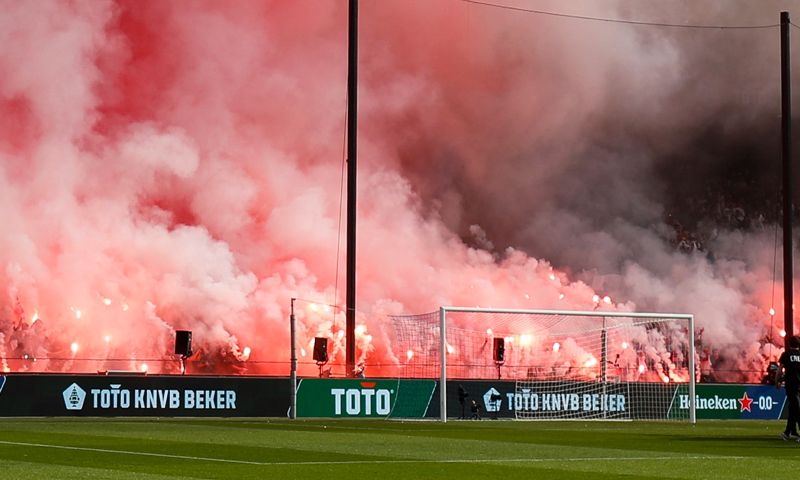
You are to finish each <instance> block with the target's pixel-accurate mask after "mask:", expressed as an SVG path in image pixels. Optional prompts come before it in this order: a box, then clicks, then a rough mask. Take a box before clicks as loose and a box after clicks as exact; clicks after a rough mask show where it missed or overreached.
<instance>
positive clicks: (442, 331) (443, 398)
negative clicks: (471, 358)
mask: <svg viewBox="0 0 800 480" xmlns="http://www.w3.org/2000/svg"><path fill="white" fill-rule="evenodd" d="M448 312H453V313H500V314H503V313H506V314H514V315H526V314H527V315H562V316H571V317H578V316H581V317H604V318H620V317H621V318H645V319H646V318H656V319H667V320H686V321H688V323H689V331H688V336H689V349H690V354H689V355H688V357H689V359H688V360H689V382H688V386H689V422H690V423H691V424H692V425H694V424H696V423H697V412H696V409H695V384H696V379H695V362H694V356H695V345H694V315H692V314H687V313H649V312H606V311H598V310H586V311H581V310H545V309H537V310H524V309H508V308H471V307H454V306H442V307H439V341H440V344H439V352H440V355H441V359H440V363H441V372H440V377H439V408H440V411H441V418H440V419H441V421H442V422H443V423H446V422H447V313H448Z"/></svg>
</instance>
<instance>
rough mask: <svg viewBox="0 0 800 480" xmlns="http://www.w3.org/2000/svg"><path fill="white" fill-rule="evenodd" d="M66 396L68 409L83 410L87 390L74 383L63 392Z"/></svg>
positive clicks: (65, 402)
mask: <svg viewBox="0 0 800 480" xmlns="http://www.w3.org/2000/svg"><path fill="white" fill-rule="evenodd" d="M62 395H63V396H64V406H65V407H66V408H67V410H82V409H83V401H84V400H86V391H85V390H84V389H82V388H81V387H80V386H78V384H77V383H73V384H72V385H70V386H69V387H67V389H66V390H64V392H63V393H62Z"/></svg>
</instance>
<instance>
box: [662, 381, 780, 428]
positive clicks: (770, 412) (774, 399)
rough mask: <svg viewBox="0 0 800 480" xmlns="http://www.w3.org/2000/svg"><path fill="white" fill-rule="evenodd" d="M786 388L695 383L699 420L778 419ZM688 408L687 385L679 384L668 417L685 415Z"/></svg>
mask: <svg viewBox="0 0 800 480" xmlns="http://www.w3.org/2000/svg"><path fill="white" fill-rule="evenodd" d="M785 402H786V391H785V390H784V389H782V388H781V389H778V388H775V387H774V386H771V385H743V384H698V385H696V388H695V405H696V406H695V409H696V411H697V418H698V419H725V418H736V419H738V418H741V419H760V420H763V419H778V418H781V412H782V411H783V406H784V403H785ZM688 409H689V392H688V387H686V386H681V387H680V388H679V389H678V392H677V395H676V396H675V399H674V400H673V401H672V404H671V405H670V418H675V416H676V415H677V416H681V417H683V416H685V415H686V413H685V412H686V411H688Z"/></svg>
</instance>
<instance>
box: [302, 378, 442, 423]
mask: <svg viewBox="0 0 800 480" xmlns="http://www.w3.org/2000/svg"><path fill="white" fill-rule="evenodd" d="M435 388H436V381H434V380H385V379H381V380H378V379H326V378H322V379H303V380H301V381H300V382H299V384H298V385H297V416H298V417H334V418H342V417H379V418H386V417H394V418H423V417H425V416H426V413H427V411H428V406H429V404H430V401H431V397H432V395H433V391H434V389H435Z"/></svg>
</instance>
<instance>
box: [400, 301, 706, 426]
mask: <svg viewBox="0 0 800 480" xmlns="http://www.w3.org/2000/svg"><path fill="white" fill-rule="evenodd" d="M391 320H392V322H391V324H392V330H393V332H394V335H393V336H394V339H393V344H394V348H395V350H396V352H395V354H396V356H397V358H398V360H399V361H400V363H401V366H400V372H399V373H400V375H401V376H406V377H413V378H439V380H440V389H439V390H440V409H441V419H442V420H443V421H446V419H447V416H448V415H447V412H448V402H451V403H455V402H456V401H457V400H462V401H463V398H460V399H459V398H458V392H455V391H448V381H451V382H456V381H460V380H479V379H483V380H491V381H492V382H494V384H492V385H489V386H488V390H487V392H486V395H483V396H482V399H481V400H482V401H483V405H481V407H482V408H483V410H484V411H485V412H486V413H487V414H491V413H497V412H501V411H505V412H513V418H517V419H618V420H685V421H691V422H692V423H694V421H695V405H694V401H693V400H694V397H695V394H694V391H695V375H694V372H695V351H694V334H693V330H694V324H693V322H694V321H693V316H692V315H684V314H661V313H630V312H599V311H585V312H583V311H557V310H507V309H505V310H504V309H481V308H463V307H442V308H441V309H440V311H439V312H438V314H436V313H430V314H424V315H415V316H403V317H392V318H391ZM442 332H443V333H444V334H442ZM495 385H497V386H495ZM450 387H451V388H450V390H455V388H453V387H454V385H452V384H451V385H450ZM504 388H505V390H504ZM679 397H683V398H686V397H688V400H689V401H688V408H687V405H685V404H686V403H687V402H682V403H680V402H677V400H676V399H677V398H679ZM679 403H680V405H681V406H679ZM451 416H453V415H452V414H451Z"/></svg>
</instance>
